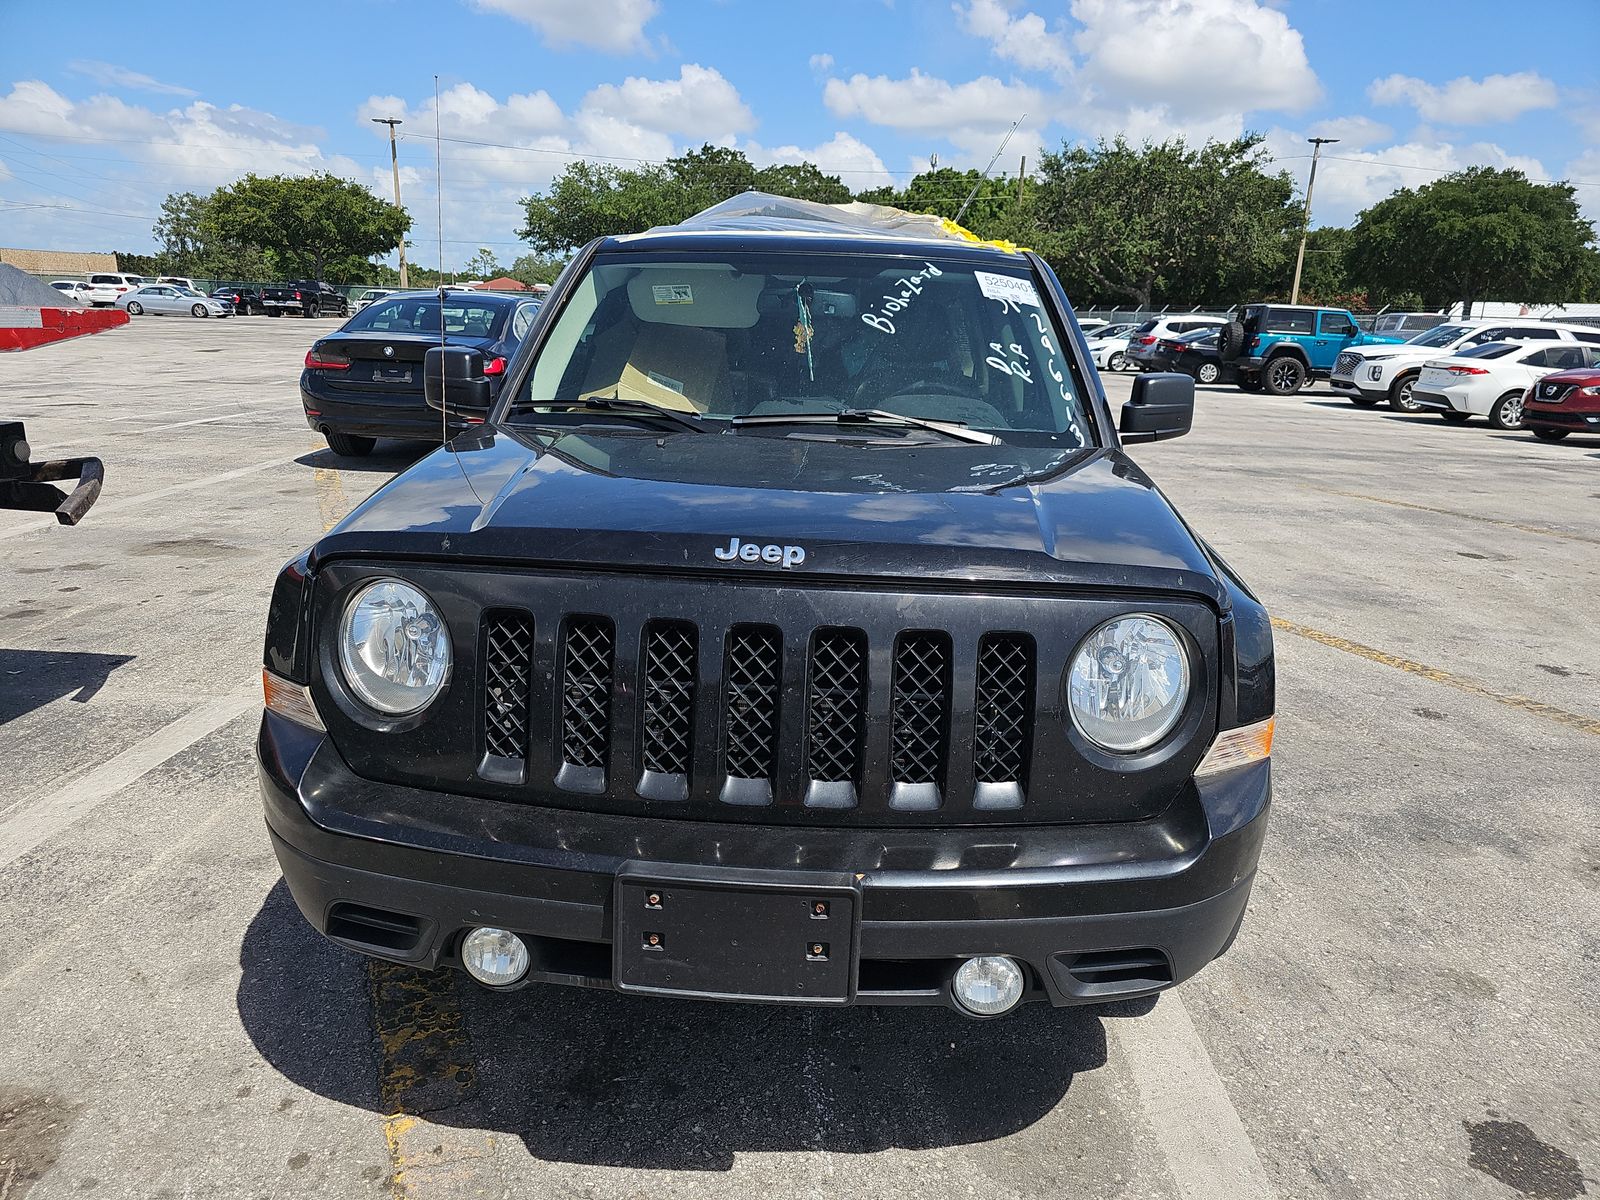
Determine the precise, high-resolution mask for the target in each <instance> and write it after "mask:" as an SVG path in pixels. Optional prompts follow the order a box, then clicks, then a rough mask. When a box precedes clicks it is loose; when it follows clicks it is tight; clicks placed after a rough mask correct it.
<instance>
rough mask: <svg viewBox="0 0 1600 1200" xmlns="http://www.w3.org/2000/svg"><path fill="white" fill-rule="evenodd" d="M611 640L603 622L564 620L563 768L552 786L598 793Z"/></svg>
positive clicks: (606, 732) (607, 733)
mask: <svg viewBox="0 0 1600 1200" xmlns="http://www.w3.org/2000/svg"><path fill="white" fill-rule="evenodd" d="M614 642H615V637H614V633H613V629H612V625H611V622H610V621H608V620H606V619H605V618H604V617H590V616H576V617H568V618H567V625H566V636H565V637H564V638H563V640H562V651H561V769H560V771H559V772H558V773H557V774H556V786H557V787H562V788H566V789H567V790H569V791H575V792H602V791H604V790H605V786H606V751H607V749H608V747H609V745H610V742H611V671H612V658H613V651H614V649H615V646H614Z"/></svg>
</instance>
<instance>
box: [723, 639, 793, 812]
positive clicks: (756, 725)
mask: <svg viewBox="0 0 1600 1200" xmlns="http://www.w3.org/2000/svg"><path fill="white" fill-rule="evenodd" d="M781 646H782V642H781V641H780V639H779V635H778V631H777V630H776V629H773V628H771V627H770V626H767V625H736V626H734V628H733V631H732V632H731V633H730V634H729V635H728V649H727V656H726V659H725V665H724V667H723V680H722V693H723V727H722V738H723V771H724V773H725V774H726V775H727V777H728V780H729V781H730V786H729V787H728V788H726V789H724V792H723V799H724V800H734V798H735V797H736V796H738V797H745V798H747V801H746V802H749V801H751V800H754V801H756V802H759V803H763V804H765V803H769V802H770V801H771V799H772V792H771V786H770V785H771V781H772V778H773V775H774V771H773V768H774V766H775V765H776V762H777V740H778V691H779V688H780V686H781V684H780V677H779V667H780V665H781V660H782V650H781ZM739 781H750V782H751V783H753V784H755V785H756V786H754V787H745V788H741V787H740V786H739Z"/></svg>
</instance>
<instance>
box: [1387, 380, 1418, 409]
mask: <svg viewBox="0 0 1600 1200" xmlns="http://www.w3.org/2000/svg"><path fill="white" fill-rule="evenodd" d="M1416 383H1417V376H1416V372H1412V373H1411V374H1410V375H1402V376H1400V378H1399V379H1396V380H1395V381H1394V383H1393V384H1392V385H1391V386H1390V388H1389V407H1390V408H1392V409H1394V410H1395V412H1402V413H1419V412H1421V411H1422V405H1420V404H1418V403H1417V402H1416V401H1415V400H1413V399H1412V398H1411V389H1412V388H1413V387H1415V386H1416Z"/></svg>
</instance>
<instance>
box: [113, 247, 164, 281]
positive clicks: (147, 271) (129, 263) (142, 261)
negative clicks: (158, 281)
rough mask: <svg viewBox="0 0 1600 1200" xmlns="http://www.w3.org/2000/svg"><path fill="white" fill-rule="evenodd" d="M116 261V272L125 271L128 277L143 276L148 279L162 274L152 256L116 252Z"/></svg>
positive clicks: (154, 257)
mask: <svg viewBox="0 0 1600 1200" xmlns="http://www.w3.org/2000/svg"><path fill="white" fill-rule="evenodd" d="M116 260H117V270H119V271H126V272H127V273H128V274H129V275H143V276H145V277H147V278H148V277H150V276H154V275H160V274H163V271H162V268H161V267H160V265H159V264H158V263H157V262H156V256H155V255H154V254H130V253H127V252H125V251H122V250H118V251H117V253H116Z"/></svg>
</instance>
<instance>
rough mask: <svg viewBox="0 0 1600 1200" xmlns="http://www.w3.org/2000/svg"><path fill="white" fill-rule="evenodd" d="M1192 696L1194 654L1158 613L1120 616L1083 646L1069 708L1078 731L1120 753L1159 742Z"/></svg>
mask: <svg viewBox="0 0 1600 1200" xmlns="http://www.w3.org/2000/svg"><path fill="white" fill-rule="evenodd" d="M1188 700H1189V654H1188V651H1186V650H1185V649H1184V646H1183V639H1182V638H1181V637H1179V636H1178V634H1177V632H1176V631H1175V630H1174V629H1173V628H1172V627H1171V626H1170V625H1168V624H1167V623H1166V622H1165V621H1163V620H1161V619H1160V618H1158V617H1147V616H1140V615H1132V616H1126V617H1115V618H1113V619H1112V620H1110V621H1107V622H1106V623H1105V624H1103V625H1101V626H1100V627H1099V628H1098V629H1096V630H1095V631H1094V632H1093V633H1091V634H1090V635H1089V636H1088V637H1086V638H1084V639H1083V642H1082V643H1081V644H1080V645H1079V646H1078V651H1077V653H1076V654H1075V655H1073V658H1072V666H1071V668H1070V669H1069V671H1068V674H1067V708H1068V710H1069V711H1070V712H1071V714H1072V723H1073V724H1074V725H1076V726H1077V727H1078V732H1080V733H1082V734H1083V736H1084V737H1086V738H1088V739H1089V740H1090V741H1091V742H1093V743H1094V744H1095V745H1097V746H1100V747H1103V748H1104V749H1106V750H1112V751H1115V752H1116V753H1118V754H1131V753H1133V752H1134V751H1137V750H1145V749H1148V748H1149V747H1151V746H1154V745H1155V744H1156V743H1157V742H1159V741H1160V740H1161V739H1162V738H1164V737H1166V736H1167V734H1169V733H1171V732H1172V729H1173V726H1175V725H1177V723H1178V719H1179V718H1180V717H1182V716H1183V709H1184V705H1185V704H1187V703H1188Z"/></svg>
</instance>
